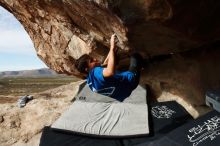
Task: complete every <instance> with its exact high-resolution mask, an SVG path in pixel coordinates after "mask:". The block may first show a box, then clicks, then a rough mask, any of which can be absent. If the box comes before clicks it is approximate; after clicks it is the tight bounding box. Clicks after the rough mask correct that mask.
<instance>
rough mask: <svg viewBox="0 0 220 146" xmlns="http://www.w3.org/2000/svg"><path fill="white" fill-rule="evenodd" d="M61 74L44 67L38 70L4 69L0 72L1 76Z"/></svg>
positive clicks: (48, 75) (51, 75)
mask: <svg viewBox="0 0 220 146" xmlns="http://www.w3.org/2000/svg"><path fill="white" fill-rule="evenodd" d="M55 76H61V75H60V74H57V73H56V72H55V71H53V70H51V69H48V68H42V69H36V70H21V71H3V72H0V77H55Z"/></svg>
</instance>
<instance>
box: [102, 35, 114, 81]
mask: <svg viewBox="0 0 220 146" xmlns="http://www.w3.org/2000/svg"><path fill="white" fill-rule="evenodd" d="M107 58H108V59H107V67H105V68H104V69H103V72H102V74H103V76H104V77H111V76H113V75H114V74H115V35H112V36H111V41H110V51H109V53H108V56H107Z"/></svg>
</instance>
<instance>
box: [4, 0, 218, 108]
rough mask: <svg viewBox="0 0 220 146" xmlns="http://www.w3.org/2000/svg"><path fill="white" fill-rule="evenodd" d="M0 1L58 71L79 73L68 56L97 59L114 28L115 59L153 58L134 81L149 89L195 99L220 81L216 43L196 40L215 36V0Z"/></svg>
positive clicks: (199, 99) (200, 98)
mask: <svg viewBox="0 0 220 146" xmlns="http://www.w3.org/2000/svg"><path fill="white" fill-rule="evenodd" d="M0 5H1V6H3V7H4V8H5V9H7V10H8V11H10V12H11V13H12V14H13V15H14V16H15V17H16V18H17V19H18V20H19V21H20V22H21V24H22V25H23V26H24V28H25V29H26V31H27V32H28V34H29V35H30V37H31V39H32V41H33V43H34V46H35V49H36V52H37V55H38V56H39V57H40V58H41V59H42V60H43V61H44V62H45V64H47V66H48V67H50V68H51V69H53V70H55V71H57V72H58V73H66V74H69V75H76V76H79V77H80V76H81V75H80V73H79V72H78V71H77V70H76V69H75V67H74V63H75V60H76V59H78V58H79V57H80V56H81V55H83V54H85V53H87V54H90V55H91V56H94V57H96V58H97V59H99V60H103V59H104V58H105V56H106V55H107V53H108V48H109V39H110V36H111V34H113V33H116V34H117V37H118V39H119V41H118V43H117V47H118V48H119V51H118V56H119V58H120V60H122V61H121V62H122V63H121V64H120V62H119V64H120V65H127V61H123V60H127V58H128V54H129V53H130V52H133V51H137V52H139V53H141V54H142V55H143V56H144V58H145V59H149V58H150V59H151V60H156V61H154V62H153V63H150V65H149V68H145V70H144V71H143V73H142V75H143V76H142V77H143V80H141V81H142V82H143V83H146V84H148V85H150V87H151V88H152V91H155V92H154V96H157V95H158V94H160V92H161V91H163V90H166V91H169V92H172V93H174V94H177V95H179V96H181V97H182V98H183V99H185V100H186V101H188V102H190V103H192V104H195V105H198V104H199V105H200V104H204V94H205V91H206V90H207V89H208V88H215V89H219V88H220V82H219V79H220V77H219V73H220V71H219V70H220V69H219V65H218V64H217V63H216V62H218V61H219V58H220V57H219V54H220V53H219V51H218V50H219V49H218V48H219V47H218V45H217V46H216V45H214V46H215V47H214V49H213V45H205V46H204V44H209V43H211V41H213V40H217V39H219V37H220V29H219V28H220V27H219V26H220V19H218V14H219V12H220V9H219V7H220V1H218V0H212V1H210V0H194V1H191V0H172V1H171V0H138V1H134V0H31V1H30V0H29V1H28V0H19V1H12V0H0ZM191 50H196V51H191ZM200 50H201V51H200ZM186 51H187V52H186ZM184 52H186V53H184ZM164 55H168V57H166V56H165V57H164ZM155 58H156V59H155ZM161 58H162V59H161ZM164 58H166V59H164Z"/></svg>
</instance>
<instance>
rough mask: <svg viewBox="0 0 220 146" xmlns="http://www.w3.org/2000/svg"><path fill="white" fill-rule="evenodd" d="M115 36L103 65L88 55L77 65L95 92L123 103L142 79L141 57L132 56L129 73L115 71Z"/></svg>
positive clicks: (83, 56) (82, 57)
mask: <svg viewBox="0 0 220 146" xmlns="http://www.w3.org/2000/svg"><path fill="white" fill-rule="evenodd" d="M115 37H116V36H115V34H114V35H112V36H111V40H110V50H109V53H108V56H107V57H106V59H105V61H104V63H103V65H102V64H101V62H99V61H98V60H96V59H95V58H92V57H90V56H89V55H88V54H84V55H82V56H81V57H80V58H79V59H78V60H77V61H76V63H75V66H76V68H77V69H78V70H79V72H81V73H84V74H86V75H87V78H86V79H87V84H88V85H89V87H90V89H91V90H92V91H94V92H97V93H100V94H102V95H106V96H109V97H112V98H115V99H117V100H119V101H123V100H124V99H125V98H126V97H128V96H129V95H130V94H131V92H132V91H133V90H134V89H135V88H136V87H137V85H138V83H139V79H140V71H141V68H142V67H141V63H142V57H141V55H139V54H137V53H135V54H132V55H131V58H130V66H129V70H128V71H124V72H119V71H116V70H115V61H116V60H115V52H116V47H115Z"/></svg>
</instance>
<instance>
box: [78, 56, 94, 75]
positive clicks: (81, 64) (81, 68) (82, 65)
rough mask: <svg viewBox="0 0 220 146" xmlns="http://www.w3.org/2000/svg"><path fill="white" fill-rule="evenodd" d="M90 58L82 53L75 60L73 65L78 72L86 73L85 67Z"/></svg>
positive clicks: (86, 67)
mask: <svg viewBox="0 0 220 146" xmlns="http://www.w3.org/2000/svg"><path fill="white" fill-rule="evenodd" d="M90 58H91V57H90V56H89V55H88V54H84V55H82V56H81V57H80V58H79V59H77V60H76V62H75V67H76V69H77V70H78V71H79V72H80V73H87V71H86V69H88V63H89V60H90Z"/></svg>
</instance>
